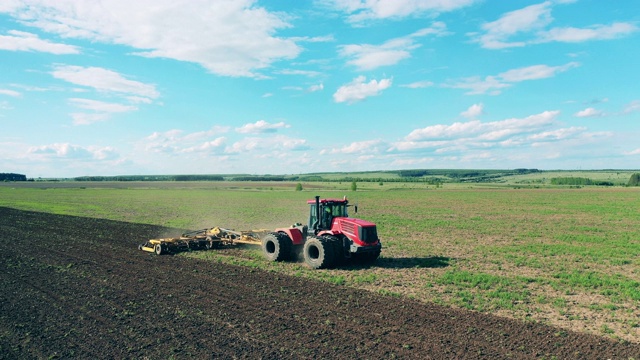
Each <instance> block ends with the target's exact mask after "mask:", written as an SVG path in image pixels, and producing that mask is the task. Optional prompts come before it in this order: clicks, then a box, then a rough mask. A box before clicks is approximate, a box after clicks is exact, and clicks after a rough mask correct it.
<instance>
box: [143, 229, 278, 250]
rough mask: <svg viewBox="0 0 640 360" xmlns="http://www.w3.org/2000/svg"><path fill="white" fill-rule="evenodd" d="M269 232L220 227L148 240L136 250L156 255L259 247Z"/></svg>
mask: <svg viewBox="0 0 640 360" xmlns="http://www.w3.org/2000/svg"><path fill="white" fill-rule="evenodd" d="M269 231H270V230H267V229H260V230H246V231H235V230H229V229H224V228H221V227H217V226H216V227H213V228H210V229H202V230H195V231H191V232H187V233H184V234H182V235H180V237H174V238H160V239H150V240H147V242H146V243H144V244H140V245H139V246H138V249H140V250H142V251H146V252H152V253H156V254H158V255H163V254H169V253H178V252H182V251H191V250H204V249H215V248H218V247H220V246H223V245H236V244H252V245H260V244H261V243H262V241H261V240H260V237H261V236H262V235H264V234H266V233H268V232H269Z"/></svg>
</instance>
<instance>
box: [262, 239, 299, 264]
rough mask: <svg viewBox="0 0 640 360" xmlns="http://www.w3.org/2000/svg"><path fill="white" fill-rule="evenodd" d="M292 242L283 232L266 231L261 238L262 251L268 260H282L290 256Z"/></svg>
mask: <svg viewBox="0 0 640 360" xmlns="http://www.w3.org/2000/svg"><path fill="white" fill-rule="evenodd" d="M292 250H293V243H292V242H291V239H289V237H288V236H287V235H285V234H283V233H268V234H267V235H265V237H264V238H262V252H263V253H264V256H265V257H266V258H267V260H269V261H284V260H289V259H290V258H291V252H292Z"/></svg>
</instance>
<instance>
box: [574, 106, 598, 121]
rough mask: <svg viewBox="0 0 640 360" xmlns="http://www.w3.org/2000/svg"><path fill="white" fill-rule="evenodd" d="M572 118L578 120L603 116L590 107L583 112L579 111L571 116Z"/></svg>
mask: <svg viewBox="0 0 640 360" xmlns="http://www.w3.org/2000/svg"><path fill="white" fill-rule="evenodd" d="M573 116H575V117H580V118H584V117H600V116H604V113H603V112H602V111H600V110H596V109H594V108H592V107H590V108H586V109H584V110H580V111H578V112H577V113H575V114H573Z"/></svg>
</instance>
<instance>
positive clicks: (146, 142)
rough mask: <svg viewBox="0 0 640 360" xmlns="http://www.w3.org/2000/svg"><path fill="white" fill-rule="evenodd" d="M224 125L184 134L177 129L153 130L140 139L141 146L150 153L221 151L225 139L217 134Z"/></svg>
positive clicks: (221, 130)
mask: <svg viewBox="0 0 640 360" xmlns="http://www.w3.org/2000/svg"><path fill="white" fill-rule="evenodd" d="M227 131H228V128H226V127H213V128H212V129H211V130H208V131H198V132H193V133H187V134H185V133H184V131H182V130H179V129H172V130H168V131H164V132H154V133H152V134H151V135H149V136H147V137H146V138H144V139H142V140H141V141H140V143H141V146H142V148H143V149H144V150H145V151H147V152H151V153H163V154H168V155H178V154H184V153H205V154H210V153H222V152H223V151H224V145H225V144H226V142H227V139H226V138H225V137H224V136H218V135H220V134H221V133H224V132H227Z"/></svg>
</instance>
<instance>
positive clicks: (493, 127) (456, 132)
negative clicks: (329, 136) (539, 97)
mask: <svg viewBox="0 0 640 360" xmlns="http://www.w3.org/2000/svg"><path fill="white" fill-rule="evenodd" d="M559 113H560V112H559V111H545V112H542V113H540V114H536V115H531V116H528V117H526V118H521V119H519V118H512V119H506V120H500V121H492V122H481V121H479V120H471V121H468V122H456V123H453V124H451V125H444V124H438V125H431V126H427V127H425V128H422V129H416V130H413V131H412V132H410V133H409V135H407V136H406V137H405V140H404V141H402V142H399V143H397V144H395V145H394V148H395V149H396V150H411V149H420V148H438V149H440V151H442V149H448V148H456V147H459V146H466V145H468V144H472V143H473V144H476V146H480V144H485V143H487V142H491V143H495V142H501V141H507V140H509V139H514V138H516V137H518V138H520V137H523V136H525V135H527V134H532V133H536V132H540V131H541V130H542V129H545V128H547V127H549V126H551V125H552V124H553V122H554V120H555V119H556V117H557V116H558V114H559Z"/></svg>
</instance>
